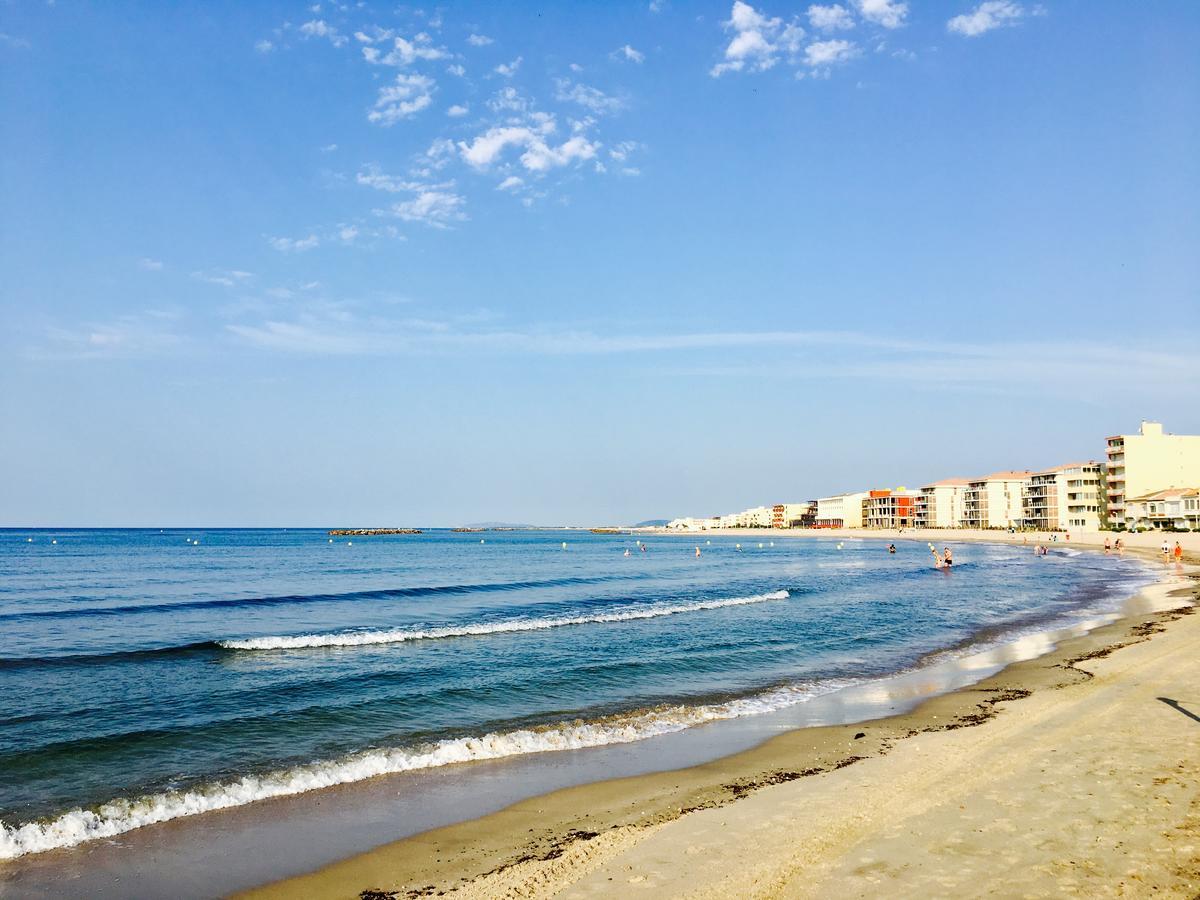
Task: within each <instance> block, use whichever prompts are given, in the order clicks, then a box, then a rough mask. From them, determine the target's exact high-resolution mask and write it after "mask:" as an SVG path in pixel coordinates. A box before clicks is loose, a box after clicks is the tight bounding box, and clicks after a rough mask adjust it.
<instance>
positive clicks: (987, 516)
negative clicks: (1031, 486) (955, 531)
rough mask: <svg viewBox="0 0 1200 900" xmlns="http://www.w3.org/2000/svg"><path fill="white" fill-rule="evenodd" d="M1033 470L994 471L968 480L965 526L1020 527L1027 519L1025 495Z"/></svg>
mask: <svg viewBox="0 0 1200 900" xmlns="http://www.w3.org/2000/svg"><path fill="white" fill-rule="evenodd" d="M1032 475H1033V473H1032V472H1029V471H1024V472H993V473H992V474H991V475H988V476H987V477H985V478H978V479H974V480H972V481H969V482H968V483H967V487H966V489H965V490H964V491H963V513H962V527H963V528H1016V527H1018V526H1020V525H1021V523H1022V521H1023V519H1024V510H1023V508H1022V505H1021V504H1022V497H1023V493H1024V489H1025V485H1026V484H1027V483H1028V482H1029V479H1030V478H1031V477H1032Z"/></svg>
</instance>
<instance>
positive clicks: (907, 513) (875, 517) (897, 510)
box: [866, 487, 920, 528]
mask: <svg viewBox="0 0 1200 900" xmlns="http://www.w3.org/2000/svg"><path fill="white" fill-rule="evenodd" d="M919 496H920V494H919V493H918V492H916V491H910V490H908V489H907V488H903V487H898V488H896V489H895V490H894V491H868V492H867V502H866V517H867V527H868V528H912V527H913V526H914V525H915V524H916V512H917V498H918V497H919Z"/></svg>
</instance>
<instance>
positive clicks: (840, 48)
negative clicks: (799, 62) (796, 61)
mask: <svg viewBox="0 0 1200 900" xmlns="http://www.w3.org/2000/svg"><path fill="white" fill-rule="evenodd" d="M856 56H858V47H856V46H855V44H854V42H853V41H841V40H834V41H816V42H814V43H812V44H809V45H808V46H807V47H805V48H804V64H805V65H807V66H831V65H835V64H837V63H843V62H846V60H849V59H853V58H854V57H856Z"/></svg>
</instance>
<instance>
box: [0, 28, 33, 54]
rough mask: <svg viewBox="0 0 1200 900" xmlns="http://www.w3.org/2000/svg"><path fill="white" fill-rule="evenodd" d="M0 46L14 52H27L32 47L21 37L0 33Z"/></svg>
mask: <svg viewBox="0 0 1200 900" xmlns="http://www.w3.org/2000/svg"><path fill="white" fill-rule="evenodd" d="M0 46H4V47H12V48H13V49H14V50H28V49H30V47H32V46H33V45H32V44H30V43H29V41H28V40H26V39H25V38H23V37H18V36H17V35H15V34H9V33H8V32H5V31H0Z"/></svg>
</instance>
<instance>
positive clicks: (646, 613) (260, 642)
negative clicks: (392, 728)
mask: <svg viewBox="0 0 1200 900" xmlns="http://www.w3.org/2000/svg"><path fill="white" fill-rule="evenodd" d="M790 596H791V594H790V593H789V592H788V591H773V592H771V593H769V594H755V595H753V596H750V597H727V598H725V599H722V600H697V601H695V602H692V603H678V604H674V605H658V606H649V607H646V608H645V609H636V608H634V609H629V608H626V609H623V610H621V611H617V612H607V613H596V614H595V615H587V616H564V617H560V618H546V619H511V620H509V621H506V622H477V623H471V624H465V625H446V626H444V627H440V628H426V629H409V630H405V629H388V630H385V631H340V632H331V633H327V634H298V635H292V636H287V635H280V636H271V637H259V638H245V639H241V640H225V641H217V645H218V646H219V647H223V648H224V649H226V650H298V649H303V648H309V647H364V646H370V645H373V644H399V643H404V642H405V641H422V640H436V639H441V638H453V637H470V636H475V635H484V634H506V633H511V632H518V631H541V630H543V629H546V628H561V627H563V626H565V625H592V624H601V623H606V622H630V621H634V620H637V619H657V618H661V617H662V616H674V615H678V614H680V613H688V612H699V611H702V610H706V609H722V608H724V607H727V606H746V605H748V604H751V603H764V602H766V601H769V600H786V599H787V598H788V597H790Z"/></svg>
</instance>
